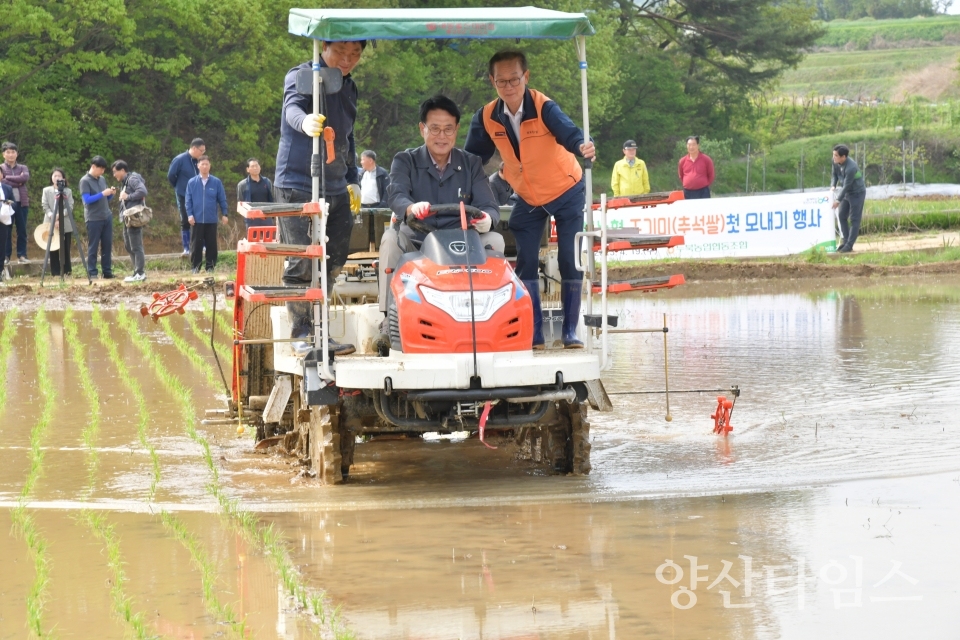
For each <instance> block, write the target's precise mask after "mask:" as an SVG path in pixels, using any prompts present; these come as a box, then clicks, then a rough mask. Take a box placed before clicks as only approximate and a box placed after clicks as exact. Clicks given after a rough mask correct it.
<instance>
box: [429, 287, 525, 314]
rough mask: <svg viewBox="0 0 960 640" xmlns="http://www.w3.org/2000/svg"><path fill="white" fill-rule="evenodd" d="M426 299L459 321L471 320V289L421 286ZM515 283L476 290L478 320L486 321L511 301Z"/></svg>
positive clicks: (474, 306)
mask: <svg viewBox="0 0 960 640" xmlns="http://www.w3.org/2000/svg"><path fill="white" fill-rule="evenodd" d="M420 291H421V293H423V297H424V299H425V300H426V301H427V302H428V303H430V304H432V305H433V306H435V307H437V308H438V309H443V310H444V311H445V312H447V314H448V315H449V316H450V317H451V318H453V319H454V320H456V321H457V322H470V292H469V291H437V290H436V289H431V288H430V287H425V286H422V285H421V287H420ZM512 293H513V285H512V284H508V285H505V286H503V287H501V288H499V289H495V290H494V291H474V292H473V309H474V317H475V318H476V320H477V322H484V321H486V320H489V319H490V318H492V317H493V314H494V313H496V312H497V310H498V309H499V308H500V307H502V306H503V305H505V304H507V303H508V302H509V301H510V296H511V295H512Z"/></svg>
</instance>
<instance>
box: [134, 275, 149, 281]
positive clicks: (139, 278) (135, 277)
mask: <svg viewBox="0 0 960 640" xmlns="http://www.w3.org/2000/svg"><path fill="white" fill-rule="evenodd" d="M133 279H134V282H143V281H144V280H146V279H147V274H145V273H138V274H135V275H134V276H133Z"/></svg>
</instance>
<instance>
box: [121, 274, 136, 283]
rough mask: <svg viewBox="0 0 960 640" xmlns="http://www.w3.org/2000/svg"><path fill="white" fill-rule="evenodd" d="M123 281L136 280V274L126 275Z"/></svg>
mask: <svg viewBox="0 0 960 640" xmlns="http://www.w3.org/2000/svg"><path fill="white" fill-rule="evenodd" d="M123 281H124V282H137V276H136V274H134V275H132V276H127V277H126V278H124V279H123Z"/></svg>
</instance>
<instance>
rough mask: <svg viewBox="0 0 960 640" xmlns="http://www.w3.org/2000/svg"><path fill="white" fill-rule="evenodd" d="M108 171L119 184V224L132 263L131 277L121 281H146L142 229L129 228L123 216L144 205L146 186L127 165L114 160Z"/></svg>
mask: <svg viewBox="0 0 960 640" xmlns="http://www.w3.org/2000/svg"><path fill="white" fill-rule="evenodd" d="M110 169H111V170H112V171H113V177H114V178H115V179H116V180H117V182H119V183H120V222H122V223H123V246H124V248H125V249H126V250H127V253H128V254H130V260H131V262H133V275H132V276H127V277H126V278H124V279H123V281H124V282H143V281H144V280H146V279H147V275H146V273H144V268H145V264H144V263H145V262H146V256H144V254H143V227H131V226H130V224H129V221H128V220H127V219H126V218H125V216H124V214H125V213H126V212H127V210H129V209H133V208H134V207H142V206H144V205H145V204H146V203H145V202H144V198H146V197H147V185H146V183H145V182H144V181H143V178H142V177H141V176H140V174H139V173H136V172H135V171H130V168H129V167H128V166H127V163H126V162H124V161H123V160H116V161H114V163H113V164H112V165H110Z"/></svg>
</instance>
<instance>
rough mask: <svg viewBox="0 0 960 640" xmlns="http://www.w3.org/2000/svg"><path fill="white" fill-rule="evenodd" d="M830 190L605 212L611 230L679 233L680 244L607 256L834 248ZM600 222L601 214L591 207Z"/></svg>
mask: <svg viewBox="0 0 960 640" xmlns="http://www.w3.org/2000/svg"><path fill="white" fill-rule="evenodd" d="M830 205H831V200H830V192H829V191H826V190H824V191H815V192H807V193H784V194H778V195H772V196H744V197H740V198H710V199H705V200H680V201H678V202H674V203H672V204H662V205H658V206H656V207H646V208H645V207H620V208H618V209H608V210H607V226H608V228H611V229H621V228H630V227H636V228H637V229H639V231H640V233H641V234H649V235H677V236H683V238H684V244H683V246H679V247H674V248H671V249H657V250H656V251H623V252H616V253H611V254H609V258H608V259H609V260H617V261H619V260H649V259H656V258H754V257H760V256H785V255H791V254H796V253H802V252H804V251H807V250H809V249H810V248H811V247H822V248H823V249H824V250H826V251H828V252H833V251H835V250H836V248H837V245H836V237H835V235H834V228H835V226H834V220H835V216H834V210H833V209H832V208H831V206H830ZM593 215H594V224H595V225H597V226H599V225H600V212H599V211H594V212H593Z"/></svg>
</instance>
